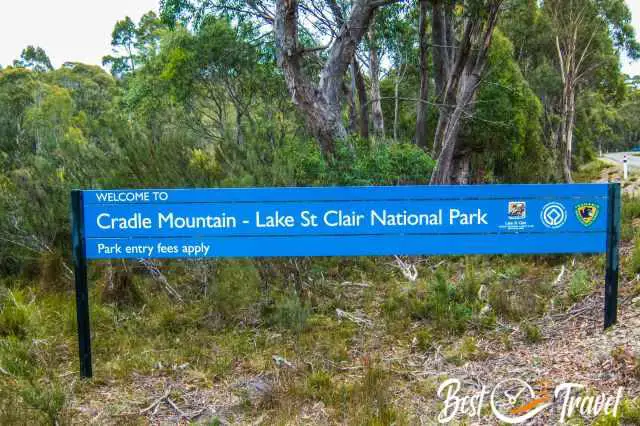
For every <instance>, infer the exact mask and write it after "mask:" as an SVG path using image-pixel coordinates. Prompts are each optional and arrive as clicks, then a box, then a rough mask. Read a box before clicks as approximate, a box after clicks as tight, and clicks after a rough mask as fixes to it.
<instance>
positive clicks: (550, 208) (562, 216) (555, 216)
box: [540, 201, 567, 229]
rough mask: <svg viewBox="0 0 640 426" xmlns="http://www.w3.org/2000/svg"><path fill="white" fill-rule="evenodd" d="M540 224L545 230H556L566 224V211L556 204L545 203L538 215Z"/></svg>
mask: <svg viewBox="0 0 640 426" xmlns="http://www.w3.org/2000/svg"><path fill="white" fill-rule="evenodd" d="M540 219H541V220H542V224H543V225H544V226H546V227H547V228H551V229H557V228H560V227H561V226H562V225H564V224H565V223H566V222H567V209H565V208H564V206H563V205H562V204H560V203H557V202H555V201H554V202H552V203H547V204H545V206H544V207H543V208H542V212H541V213H540Z"/></svg>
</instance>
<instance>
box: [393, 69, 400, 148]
mask: <svg viewBox="0 0 640 426" xmlns="http://www.w3.org/2000/svg"><path fill="white" fill-rule="evenodd" d="M401 81H402V74H401V70H400V68H398V69H397V70H396V84H395V87H394V90H393V92H394V96H393V97H394V105H393V140H394V141H396V142H397V141H398V124H399V121H400V82H401Z"/></svg>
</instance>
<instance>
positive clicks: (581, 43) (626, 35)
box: [542, 0, 640, 182]
mask: <svg viewBox="0 0 640 426" xmlns="http://www.w3.org/2000/svg"><path fill="white" fill-rule="evenodd" d="M542 10H543V12H544V13H545V15H546V16H548V19H549V21H550V22H551V28H552V34H553V39H554V44H555V51H556V52H555V53H556V64H557V68H558V72H559V75H560V77H561V79H562V94H561V96H560V102H559V104H560V105H559V108H558V113H559V117H560V122H559V126H558V130H557V142H556V146H557V149H558V150H559V151H560V152H561V155H560V157H561V159H562V167H561V168H562V174H563V177H564V180H565V181H567V182H571V181H572V177H571V169H572V155H573V144H574V143H573V137H574V127H575V120H576V117H575V116H576V97H577V95H578V94H579V92H580V91H581V89H582V88H583V87H585V86H601V85H602V83H603V82H605V81H606V80H608V79H611V78H613V79H618V78H619V71H618V69H619V53H620V52H622V51H624V52H626V53H627V55H628V56H629V57H631V58H638V57H640V46H639V45H638V43H637V42H636V40H635V33H634V30H633V27H632V26H631V13H630V11H629V8H628V7H627V5H626V3H625V2H624V0H569V1H567V0H545V1H544V2H543V6H542Z"/></svg>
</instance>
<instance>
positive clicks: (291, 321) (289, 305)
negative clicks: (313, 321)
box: [265, 293, 311, 333]
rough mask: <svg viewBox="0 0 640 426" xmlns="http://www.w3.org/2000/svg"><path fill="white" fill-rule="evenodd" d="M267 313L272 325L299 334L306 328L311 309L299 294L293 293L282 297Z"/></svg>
mask: <svg viewBox="0 0 640 426" xmlns="http://www.w3.org/2000/svg"><path fill="white" fill-rule="evenodd" d="M265 312H266V314H267V319H268V321H269V322H270V323H271V324H272V325H275V326H277V327H281V328H284V329H288V330H292V331H294V332H296V333H299V332H301V331H302V330H304V328H305V327H306V324H307V319H308V318H309V315H310V314H311V308H310V307H309V306H308V305H307V304H305V303H303V302H302V301H301V300H300V297H299V296H298V295H297V293H292V294H288V295H284V296H280V297H279V298H278V299H277V300H276V302H275V304H274V305H273V307H272V308H271V309H266V311H265Z"/></svg>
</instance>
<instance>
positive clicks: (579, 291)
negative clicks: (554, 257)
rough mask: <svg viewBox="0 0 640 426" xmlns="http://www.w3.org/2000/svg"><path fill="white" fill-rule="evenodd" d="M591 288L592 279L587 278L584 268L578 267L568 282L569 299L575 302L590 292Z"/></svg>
mask: <svg viewBox="0 0 640 426" xmlns="http://www.w3.org/2000/svg"><path fill="white" fill-rule="evenodd" d="M592 289H593V281H592V280H591V279H590V278H589V273H588V272H587V271H585V270H584V269H578V270H577V271H576V272H575V274H573V276H572V277H571V281H570V282H569V288H568V296H569V300H570V301H571V302H574V303H575V302H577V301H578V300H580V299H582V298H583V297H584V296H587V295H588V294H589V293H591V290H592Z"/></svg>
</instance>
